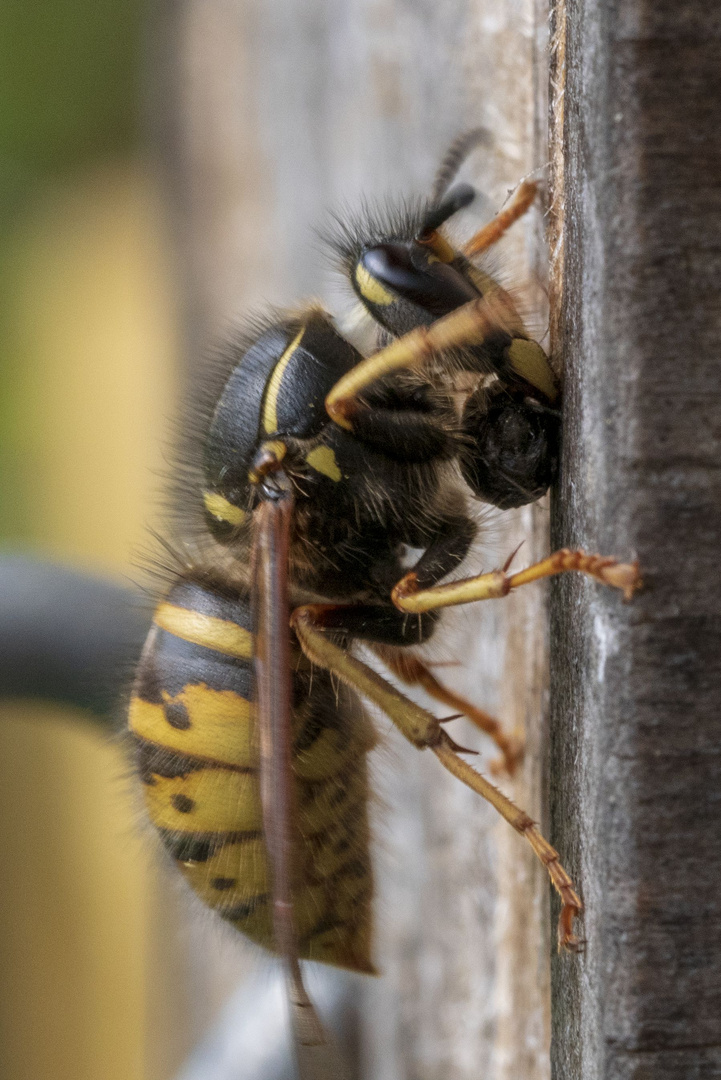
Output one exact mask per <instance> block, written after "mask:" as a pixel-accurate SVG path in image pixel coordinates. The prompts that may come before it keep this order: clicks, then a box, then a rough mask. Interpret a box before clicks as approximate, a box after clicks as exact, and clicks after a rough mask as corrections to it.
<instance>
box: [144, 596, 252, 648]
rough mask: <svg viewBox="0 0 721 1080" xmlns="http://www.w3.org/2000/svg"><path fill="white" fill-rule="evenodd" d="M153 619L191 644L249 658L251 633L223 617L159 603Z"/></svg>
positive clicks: (162, 627)
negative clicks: (218, 617) (219, 617)
mask: <svg viewBox="0 0 721 1080" xmlns="http://www.w3.org/2000/svg"><path fill="white" fill-rule="evenodd" d="M153 622H154V623H155V625H156V626H159V627H160V628H161V629H162V630H167V631H168V632H169V633H170V634H175V636H176V637H179V638H182V639H183V641H192V642H193V644H194V645H204V646H205V647H206V648H207V649H215V650H216V651H217V652H222V653H225V654H226V655H227V656H237V657H238V658H239V659H241V660H252V658H253V635H252V634H251V633H250V631H249V630H244V629H243V627H242V626H238V625H237V623H234V622H230V621H228V620H227V619H217V618H215V616H214V615H201V613H200V612H199V611H190V610H188V608H181V607H176V606H175V604H161V605H160V607H159V608H158V610H157V611H156V612H155V615H154V617H153Z"/></svg>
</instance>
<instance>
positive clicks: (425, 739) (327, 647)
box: [290, 604, 583, 949]
mask: <svg viewBox="0 0 721 1080" xmlns="http://www.w3.org/2000/svg"><path fill="white" fill-rule="evenodd" d="M324 610H327V605H326V606H324V605H322V604H309V605H307V606H305V607H300V608H296V610H295V611H294V612H293V614H292V616H291V620H290V622H291V626H292V628H293V629H294V631H295V633H296V636H297V638H298V641H299V642H300V646H301V648H302V650H303V652H304V653H305V654H306V656H307V657H308V658H309V660H311V661H312V662H313V663H315V664H318V665H319V666H320V667H323V668H325V669H326V670H327V671H332V672H333V673H334V674H335V675H337V676H338V678H339V679H340V680H341V681H342V682H344V683H346V685H348V686H350V687H352V688H353V689H355V690H357V691H359V693H361V694H363V695H364V697H367V698H368V699H369V700H370V701H372V702H373V703H374V704H376V705H378V706H379V708H381V709H382V710H383V712H385V713H386V715H387V716H389V717H390V719H391V720H392V721H393V723H394V724H395V725H396V727H398V728H399V730H400V731H401V732H402V733H403V735H405V737H406V738H407V739H408V740H409V742H412V743H413V745H414V746H417V747H418V748H419V749H425V748H426V747H429V748H430V749H431V750H432V751H433V753H434V754H435V755H436V757H437V758H438V759H439V760H440V762H441V764H442V765H443V766H444V767H445V768H446V769H448V771H449V772H451V773H453V775H454V776H456V777H457V778H458V779H459V780H461V781H462V782H463V783H464V784H466V785H467V787H470V788H471V789H472V790H473V791H475V792H476V793H477V794H478V795H480V796H481V797H482V798H484V799H486V800H487V801H488V802H490V803H491V805H492V806H494V807H495V809H496V810H497V811H498V813H499V814H500V815H501V817H503V818H505V819H506V821H507V822H508V823H509V825H512V826H513V828H514V829H515V830H516V831H517V832H519V833H520V834H521V836H524V837H525V838H526V839H527V840H528V842H529V844H530V845H531V847H532V848H533V850H534V851H535V853H536V855H537V856H538V858H539V859H540V861H541V862H542V863H543V865H544V866H545V868H546V870H547V872H548V876H549V877H550V879H551V884H552V885H553V886H554V888H555V889H556V891H557V892H558V894H559V896H560V897H561V905H562V906H561V915H560V918H559V922H558V946H559V949H561V948H566V949H575V948H577V947H578V938H577V937H576V936H575V934H574V933H573V920H574V918H575V916H576V915H578V914H579V913H580V912H581V911H582V909H583V905H582V904H581V901H580V900H579V898H578V896H577V894H576V893H575V891H574V889H573V882H572V881H571V879H570V877H569V876H568V874H567V873H566V871H565V870H564V869H563V867H562V866H561V864H560V862H559V857H558V853H557V852H556V851H555V850H554V848H552V847H551V845H550V844H549V843H548V841H547V840H545V839H544V837H543V836H542V835H541V833H540V832H539V831H538V829H537V827H536V825H535V823H534V822H533V821H532V820H531V818H529V816H528V814H526V813H525V812H524V811H523V810H520V809H519V808H518V807H517V806H516V805H515V804H514V803H513V802H511V800H510V799H508V798H506V796H505V795H504V794H503V793H502V792H501V791H499V790H498V788H497V787H495V786H494V785H493V784H491V783H490V782H489V781H488V780H486V779H485V778H484V777H483V776H481V775H480V773H477V772H476V770H475V769H472V768H471V766H470V765H468V764H466V762H465V761H463V759H462V758H460V757H459V756H458V753H457V750H458V748H457V747H456V745H455V743H454V742H453V740H452V739H451V737H450V736H449V735H447V734H446V732H445V731H444V730H443V728H442V727H441V725H440V722H439V721H438V719H437V718H436V717H435V716H433V714H432V713H429V712H428V711H427V710H426V709H423V708H421V706H420V705H416V704H415V702H413V701H410V700H409V699H408V698H407V697H405V696H404V695H403V694H401V693H400V691H398V690H396V689H395V687H394V686H391V684H390V683H389V682H387V681H386V680H385V679H384V678H382V677H381V676H380V675H378V674H377V673H376V672H375V671H373V670H372V669H371V668H369V667H368V665H367V664H364V663H363V662H362V661H361V660H357V659H356V658H355V657H354V656H351V655H350V654H349V653H347V652H346V651H345V650H343V649H341V648H340V647H339V646H337V645H335V644H334V643H333V642H332V641H329V640H328V638H326V636H325V635H324V633H323V612H324Z"/></svg>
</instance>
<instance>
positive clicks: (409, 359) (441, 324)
mask: <svg viewBox="0 0 721 1080" xmlns="http://www.w3.org/2000/svg"><path fill="white" fill-rule="evenodd" d="M506 320H507V312H506V308H505V306H504V304H503V303H502V301H501V300H499V299H497V298H494V297H493V296H492V295H491V296H488V297H480V298H479V299H478V300H471V301H470V303H468V304H464V305H463V307H459V308H456V310H455V311H452V312H451V313H450V314H449V315H444V316H443V318H442V319H438V320H437V321H436V322H434V323H432V324H431V325H430V326H418V327H416V329H415V330H411V331H410V332H409V333H408V334H404V335H403V337H401V338H398V339H397V340H396V341H393V342H391V344H390V345H387V346H386V348H385V349H381V350H380V351H379V352H377V353H375V354H374V355H373V356H369V357H368V359H367V360H363V361H362V362H361V363H360V364H356V366H355V367H354V368H351V370H350V371H349V372H347V374H345V375H344V376H343V378H342V379H339V381H338V382H337V383H336V384H335V386H334V387H333V389H332V390H331V392H330V393H329V394H328V397H327V398H326V399H325V408H326V412H327V413H328V415H329V416H330V418H331V420H333V421H334V422H335V423H336V424H338V425H339V426H340V427H342V428H345V429H346V430H347V431H351V430H352V428H353V424H352V418H353V413H354V412H356V411H357V410H358V401H357V398H358V395H359V394H361V393H362V392H363V390H365V388H366V387H367V386H370V384H371V383H372V382H375V380H376V379H380V378H381V377H382V376H384V375H389V374H391V372H394V371H399V370H401V369H404V368H415V367H419V366H420V365H421V364H422V363H424V362H425V361H426V360H428V359H429V358H430V357H431V356H433V354H434V353H438V352H443V351H444V350H446V349H454V348H458V347H459V346H462V345H481V344H482V343H483V342H484V341H486V340H487V339H488V338H489V337H491V335H493V334H495V333H498V332H499V331H501V332H503V333H511V331H510V330H509V329H508V326H507V325H506Z"/></svg>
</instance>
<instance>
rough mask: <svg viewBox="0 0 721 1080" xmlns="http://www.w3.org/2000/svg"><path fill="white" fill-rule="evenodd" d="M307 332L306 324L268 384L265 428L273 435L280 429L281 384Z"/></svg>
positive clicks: (264, 418)
mask: <svg viewBox="0 0 721 1080" xmlns="http://www.w3.org/2000/svg"><path fill="white" fill-rule="evenodd" d="M304 333H305V326H301V328H300V330H299V331H298V333H297V334H296V335H295V337H294V338H293V340H292V341H291V343H290V345H289V346H288V347H287V349H286V350H285V351H284V352H283V354H282V356H281V358H280V360H279V361H278V363H277V364H276V365H275V367H274V368H273V371H272V372H271V376H270V379H269V380H268V385H267V387H266V390H265V401H264V403H263V430H264V431H267V432H268V434H269V435H272V434H273V432H274V431H277V430H278V412H277V407H278V393H279V391H280V384H281V382H282V380H283V375H284V374H285V369H286V368H287V367H288V364H289V363H290V359H291V357H292V355H293V353H294V352H295V350H296V349H297V348H298V345H299V344H300V339H301V338H302V337H303V334H304Z"/></svg>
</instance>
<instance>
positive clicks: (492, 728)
mask: <svg viewBox="0 0 721 1080" xmlns="http://www.w3.org/2000/svg"><path fill="white" fill-rule="evenodd" d="M373 651H374V652H375V653H376V655H377V656H379V657H380V659H381V660H382V661H383V663H384V664H385V665H386V667H388V668H389V669H390V670H391V671H392V672H393V674H394V675H395V676H397V678H399V679H400V680H401V681H402V682H404V683H406V685H407V686H420V687H422V688H423V689H424V690H425V692H426V693H427V694H428V695H430V697H432V698H435V699H436V701H441V702H442V703H443V704H444V705H447V706H448V707H449V708H451V709H454V710H455V712H456V713H462V714H463V716H465V717H466V718H467V719H468V720H470V721H471V723H472V724H475V726H476V727H477V728H478V730H479V731H482V732H483V733H484V734H485V735H488V736H489V737H490V738H491V739H493V741H494V743H495V744H496V746H497V747H498V749H499V750H500V751H501V753H502V755H503V757H502V758H501V759H500V760H498V761H492V762H491V764H490V769H491V772H493V773H498V772H501V771H504V772H506V773H508V775H509V776H513V774H514V773H515V771H516V768H517V767H518V764H519V762H520V761H521V759H522V757H523V748H524V747H523V740H522V739H519V738H518V737H517V736H515V735H509V734H507V733H506V732H505V731H504V730H503V727H502V725H501V724H500V723H499V722H498V720H496V719H495V717H493V716H491V715H490V714H489V713H487V712H485V711H484V710H483V709H479V708H478V707H477V706H476V705H473V704H472V703H471V702H470V701H467V700H466V698H464V697H461V695H460V694H456V693H455V691H453V690H450V689H449V688H448V687H447V686H444V685H443V683H441V682H439V680H438V679H437V678H436V677H435V675H434V674H433V672H432V671H431V670H430V668H429V667H428V666H427V665H426V664H424V663H423V661H422V660H420V659H419V658H418V657H417V656H414V655H413V654H412V653H408V652H405V651H403V650H401V649H393V648H388V647H387V646H385V647H384V646H382V645H380V646H379V645H376V646H375V647H374V649H373Z"/></svg>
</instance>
